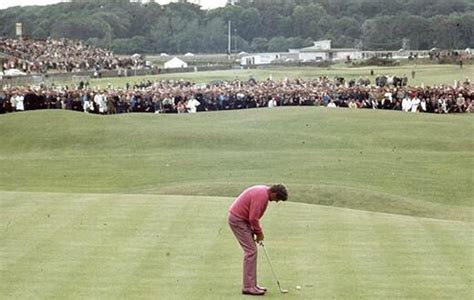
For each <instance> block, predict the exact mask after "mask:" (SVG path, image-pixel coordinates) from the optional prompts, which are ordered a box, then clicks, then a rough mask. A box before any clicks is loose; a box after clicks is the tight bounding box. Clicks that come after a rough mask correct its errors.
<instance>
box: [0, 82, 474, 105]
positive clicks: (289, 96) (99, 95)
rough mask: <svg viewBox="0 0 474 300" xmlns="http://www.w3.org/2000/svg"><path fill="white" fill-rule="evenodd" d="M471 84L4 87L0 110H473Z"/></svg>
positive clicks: (473, 93)
mask: <svg viewBox="0 0 474 300" xmlns="http://www.w3.org/2000/svg"><path fill="white" fill-rule="evenodd" d="M473 91H474V86H473V84H471V82H470V80H469V79H466V80H465V81H464V82H463V83H462V84H459V85H458V86H447V85H440V86H433V87H410V86H405V87H398V86H397V87H395V86H391V87H387V86H385V87H378V86H366V85H354V86H350V87H348V86H347V85H344V84H341V83H340V81H339V80H333V79H329V78H327V77H320V78H317V79H313V80H302V79H295V80H282V81H274V80H265V81H260V82H257V81H255V80H249V81H240V80H234V81H230V82H225V81H217V82H213V83H210V84H205V85H203V84H195V83H192V82H189V81H175V80H163V81H158V82H150V81H149V82H145V83H140V84H135V85H130V84H127V88H121V89H118V88H112V87H109V88H107V89H93V88H83V89H79V88H77V87H75V88H62V89H61V88H47V87H38V88H4V89H3V90H1V91H0V112H3V113H5V112H13V111H23V110H33V109H67V110H76V111H83V112H88V113H99V114H115V113H133V112H150V113H186V112H191V113H193V112H198V111H215V110H229V109H245V108H257V107H275V106H295V105H299V106H327V107H347V108H353V109H356V108H366V109H388V110H400V111H406V112H408V111H409V112H427V113H460V112H472V111H473V102H474V92H473Z"/></svg>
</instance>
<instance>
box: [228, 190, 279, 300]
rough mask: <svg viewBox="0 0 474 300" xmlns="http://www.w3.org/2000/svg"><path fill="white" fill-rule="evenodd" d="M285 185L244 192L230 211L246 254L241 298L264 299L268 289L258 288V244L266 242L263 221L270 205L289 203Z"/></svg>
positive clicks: (236, 232) (232, 224)
mask: <svg viewBox="0 0 474 300" xmlns="http://www.w3.org/2000/svg"><path fill="white" fill-rule="evenodd" d="M287 199H288V191H287V190H286V187H285V186H284V185H283V184H276V185H272V186H271V187H269V186H266V185H256V186H252V187H249V188H248V189H246V190H245V191H243V192H242V193H241V194H240V195H239V196H238V197H237V199H235V201H234V202H233V203H232V205H231V206H230V208H229V226H230V228H231V229H232V232H233V233H234V235H235V237H236V238H237V240H238V241H239V244H240V246H241V247H242V249H243V250H244V272H243V273H244V274H243V275H244V276H243V288H242V294H246V295H264V294H265V292H266V291H267V289H266V288H264V287H260V286H258V285H257V243H260V242H262V241H263V239H264V235H263V230H262V227H261V226H260V219H261V218H262V216H263V214H264V213H265V210H266V209H267V206H268V203H269V201H275V202H279V201H286V200H287Z"/></svg>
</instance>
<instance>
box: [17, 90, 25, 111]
mask: <svg viewBox="0 0 474 300" xmlns="http://www.w3.org/2000/svg"><path fill="white" fill-rule="evenodd" d="M15 100H16V101H15V109H16V111H24V110H25V105H24V102H23V101H24V100H25V97H24V96H23V95H22V94H18V95H16V99H15Z"/></svg>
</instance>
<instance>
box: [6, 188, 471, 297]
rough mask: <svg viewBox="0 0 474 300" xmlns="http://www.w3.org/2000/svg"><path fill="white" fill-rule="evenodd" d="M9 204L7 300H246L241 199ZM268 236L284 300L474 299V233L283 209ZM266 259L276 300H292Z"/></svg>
mask: <svg viewBox="0 0 474 300" xmlns="http://www.w3.org/2000/svg"><path fill="white" fill-rule="evenodd" d="M1 197H2V199H3V200H2V210H1V215H0V216H1V220H2V221H1V222H2V224H1V225H2V234H1V241H2V243H1V246H0V247H1V248H0V249H1V252H0V253H1V259H2V262H4V263H2V269H1V274H2V278H1V280H2V283H3V284H2V286H1V288H0V295H2V298H5V297H8V298H17V299H30V298H43V299H46V298H60V299H64V298H68V299H77V298H95V299H98V298H100V299H117V298H128V299H130V298H133V299H136V298H140V299H245V298H247V297H243V296H240V295H239V291H240V276H241V275H240V274H241V273H240V272H241V269H240V268H241V264H240V254H241V250H240V248H239V246H238V245H237V242H236V241H235V240H234V238H233V237H232V236H231V233H230V230H229V228H228V226H227V224H226V210H227V207H228V205H229V204H230V202H231V201H232V199H231V198H217V197H186V196H153V195H118V194H69V193H68V194H48V193H11V192H4V193H2V194H1ZM263 225H264V226H265V228H267V239H268V242H267V243H266V245H267V248H268V251H269V252H270V255H271V256H272V260H273V263H274V264H275V267H276V268H277V272H279V276H280V281H281V283H282V285H283V286H284V287H285V288H288V289H289V294H288V295H285V297H284V298H285V299H327V298H338V299H386V298H418V299H433V298H451V297H452V296H456V298H457V299H468V298H469V297H470V296H472V292H473V290H472V280H473V273H472V271H473V267H474V266H473V262H472V260H470V259H468V258H469V256H470V255H472V253H470V251H471V250H472V244H473V242H474V241H473V236H472V234H471V233H472V229H473V227H472V223H463V222H453V221H441V220H434V219H423V218H415V217H405V216H397V215H390V214H380V213H370V212H363V211H356V210H349V209H340V208H331V207H323V206H316V205H308V204H298V203H285V204H282V203H280V204H271V205H270V206H269V209H268V212H267V216H265V218H264V219H263ZM262 255H263V254H261V255H260V258H261V259H260V260H259V270H260V274H259V278H260V280H259V282H260V283H261V284H263V285H266V286H268V287H270V288H271V289H270V291H269V293H268V294H267V296H266V298H270V299H272V298H275V299H276V298H281V296H280V295H279V292H278V289H277V288H276V286H275V284H274V281H273V280H272V277H271V271H270V269H269V266H268V265H267V264H266V261H265V260H264V258H263V256H262ZM296 285H300V286H302V289H301V290H296V289H295V286H296Z"/></svg>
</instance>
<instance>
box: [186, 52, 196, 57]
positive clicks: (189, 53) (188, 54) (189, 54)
mask: <svg viewBox="0 0 474 300" xmlns="http://www.w3.org/2000/svg"><path fill="white" fill-rule="evenodd" d="M184 56H194V54H192V53H191V52H188V53H186V54H185V55H184Z"/></svg>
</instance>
